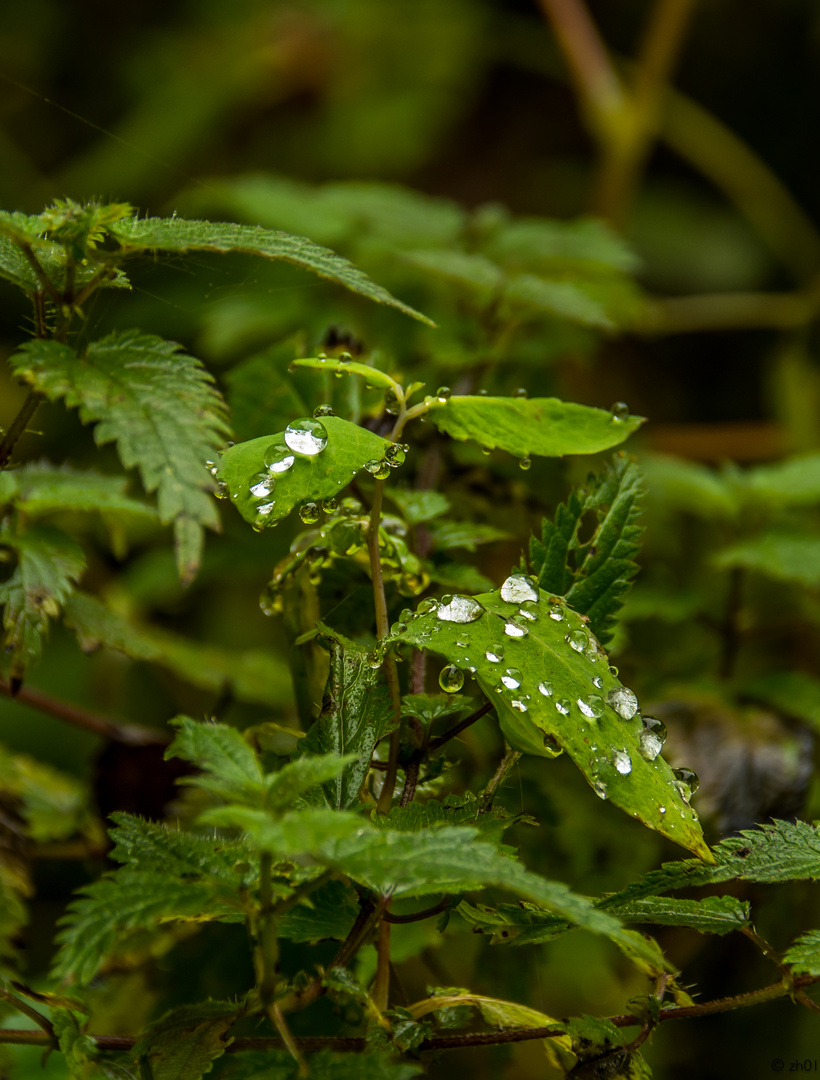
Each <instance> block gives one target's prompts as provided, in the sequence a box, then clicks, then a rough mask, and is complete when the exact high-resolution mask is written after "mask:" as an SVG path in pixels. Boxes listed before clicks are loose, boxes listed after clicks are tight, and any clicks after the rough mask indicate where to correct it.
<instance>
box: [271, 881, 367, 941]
mask: <svg viewBox="0 0 820 1080" xmlns="http://www.w3.org/2000/svg"><path fill="white" fill-rule="evenodd" d="M359 910H360V907H359V904H358V902H357V898H356V893H355V892H354V890H353V887H352V886H351V885H349V884H346V883H344V882H342V881H328V882H326V884H324V885H322V886H320V887H319V888H318V889H314V890H313V891H312V892H311V893H310V895H309V896H308V897H307V898H306V899H305V900H304V901H303V902H302V903H301V904H299V905H298V906H296V907H292V908H291V909H290V910H289V911H287V912H285V914H284V915H283V916H282V917H281V918H280V919H277V922H276V932H277V933H278V935H279V937H283V938H288V939H289V940H290V941H297V942H302V941H324V940H325V939H327V938H335V939H336V940H337V941H343V940H344V939H345V938H346V937H347V935H348V933H349V931H350V928H351V927H352V926H353V923H354V922H355V921H356V918H357V916H358V914H359Z"/></svg>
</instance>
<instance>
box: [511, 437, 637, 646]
mask: <svg viewBox="0 0 820 1080" xmlns="http://www.w3.org/2000/svg"><path fill="white" fill-rule="evenodd" d="M642 494H643V491H642V488H641V477H640V473H639V472H638V469H637V466H636V465H635V463H634V461H632V460H631V459H630V458H628V457H627V456H626V455H624V454H618V455H616V457H615V459H614V461H613V464H612V467H611V468H607V469H606V470H605V471H604V472H603V473H602V474H601V475H600V476H597V477H590V479H589V481H588V486H587V487H586V488H584V489H583V490H582V491H580V492H577V491H573V493H572V494H571V495H570V497H569V499H568V501H567V502H566V503H565V504H562V505H561V506H559V507H558V509H557V510H556V512H555V522H554V523H553V522H551V521H549V520H548V519H546V518H545V519H544V523H543V527H542V534H541V540H538V539H537V538H535V537H533V538H532V539H531V540H530V561H531V562H532V566H533V569H534V570H535V574H536V577H537V578H538V583H539V585H540V586H541V588H542V589H544V590H546V591H547V592H550V593H554V594H558V595H559V596H564V597H565V598H566V600H567V603H569V604H571V605H572V607H573V608H575V610H576V611H579V612H580V613H581V614H582V615H587V616H589V620H590V627H591V629H592V631H593V633H594V634H595V635H596V637H597V638H598V640H599V641H601V643H602V644H604V645H607V644H608V643H609V641H610V640H611V638H612V632H613V630H614V627H615V620H616V614H617V612H618V611H619V609H620V607H621V605H622V603H623V599H624V594H625V593H626V591H627V589H628V588H629V586H630V583H631V580H632V578H633V577H634V576H635V574H636V573H637V570H638V567H637V565H636V564H635V562H634V559H635V556H636V555H637V554H638V552H639V550H640V547H639V540H640V536H641V532H642V530H641V528H640V526H638V525H637V519H638V516H639V514H640V500H641V496H642ZM590 517H591V518H593V519H594V530H593V531H592V533H591V535H590V531H589V525H590ZM582 528H583V529H584V532H585V538H584V539H583V540H581V538H580V537H579V531H580V530H581V529H582Z"/></svg>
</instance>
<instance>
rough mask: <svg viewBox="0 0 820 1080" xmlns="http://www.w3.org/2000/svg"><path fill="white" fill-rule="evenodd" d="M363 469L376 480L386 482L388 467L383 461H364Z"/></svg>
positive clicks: (388, 472)
mask: <svg viewBox="0 0 820 1080" xmlns="http://www.w3.org/2000/svg"><path fill="white" fill-rule="evenodd" d="M364 467H365V468H366V469H367V471H368V472H369V473H370V475H371V476H373V477H374V478H375V479H376V480H386V479H387V477H388V476H389V475H390V465H389V463H388V462H387V461H385V460H384V459H382V460H381V461H377V460H376V459H375V458H373V460H372V461H366V462H365V463H364Z"/></svg>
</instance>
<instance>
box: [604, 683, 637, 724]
mask: <svg viewBox="0 0 820 1080" xmlns="http://www.w3.org/2000/svg"><path fill="white" fill-rule="evenodd" d="M606 702H607V705H611V706H612V708H613V709H614V710H615V712H616V713H617V714H618V716H620V718H621V719H622V720H631V719H632V717H633V716H634V715H635V713H636V712H637V711H638V699H637V697H636V696H635V695H634V694H633V693H632V691H631V690H630V689H628V688H627V687H626V686H616V687H615V689H614V690H610V691H609V693H608V694H607V696H606Z"/></svg>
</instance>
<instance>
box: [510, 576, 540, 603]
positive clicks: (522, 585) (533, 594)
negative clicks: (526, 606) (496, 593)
mask: <svg viewBox="0 0 820 1080" xmlns="http://www.w3.org/2000/svg"><path fill="white" fill-rule="evenodd" d="M501 599H502V600H506V601H507V603H508V604H523V603H524V601H525V600H532V601H533V602H535V603H537V602H538V583H537V582H536V580H535V578H533V577H529V576H528V575H525V574H511V575H510V576H509V577H508V578H507V580H506V581H505V582H504V584H503V585H502V586H501Z"/></svg>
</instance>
